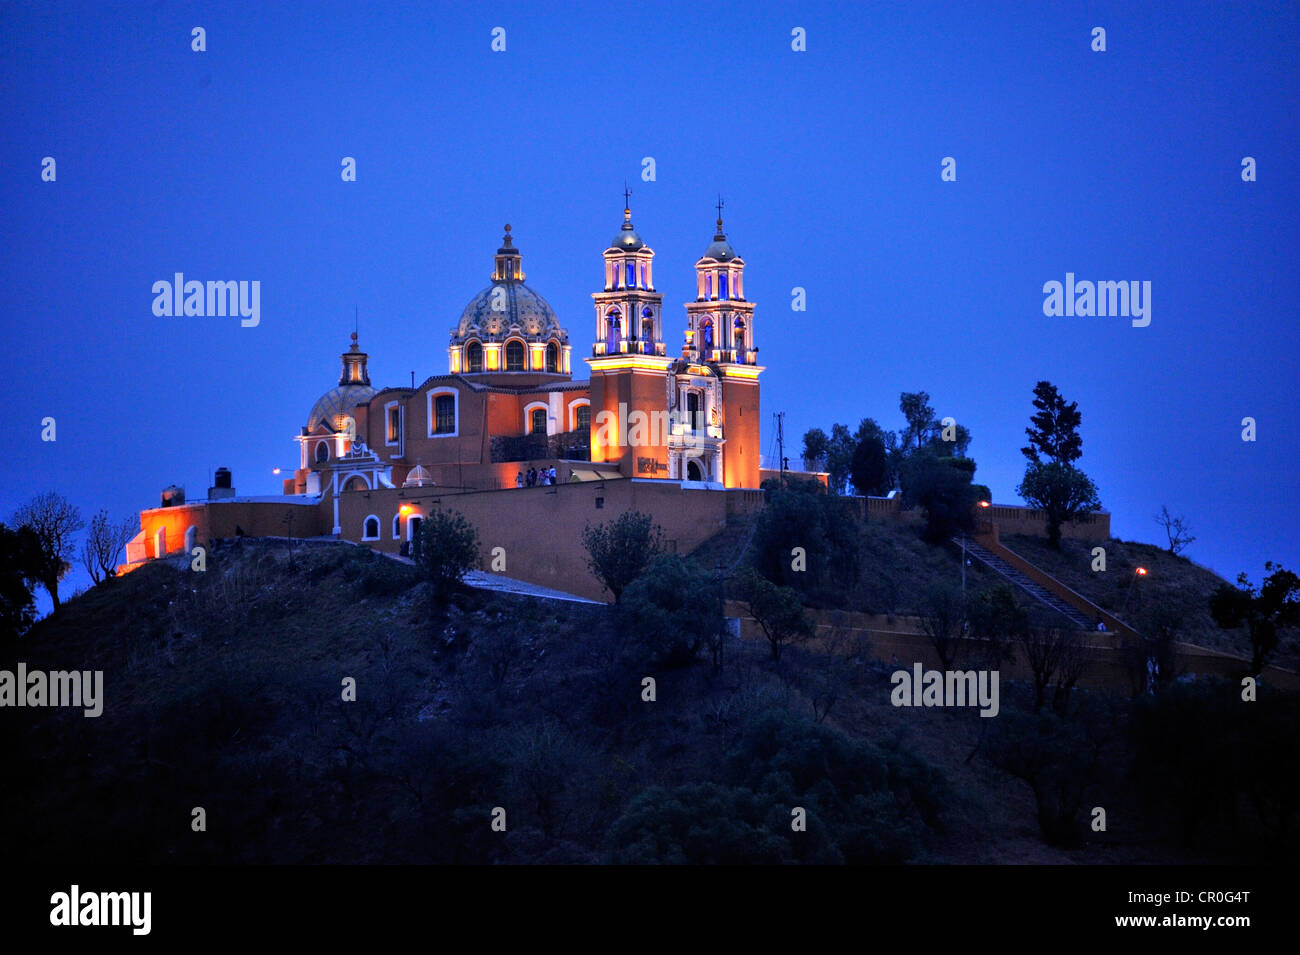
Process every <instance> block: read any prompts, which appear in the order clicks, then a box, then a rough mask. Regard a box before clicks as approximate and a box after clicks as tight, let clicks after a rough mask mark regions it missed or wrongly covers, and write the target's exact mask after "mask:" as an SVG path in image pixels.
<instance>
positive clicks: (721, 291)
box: [718, 273, 727, 298]
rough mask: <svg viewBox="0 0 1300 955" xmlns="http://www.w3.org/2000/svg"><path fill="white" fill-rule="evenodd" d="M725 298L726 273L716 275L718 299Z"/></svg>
mask: <svg viewBox="0 0 1300 955" xmlns="http://www.w3.org/2000/svg"><path fill="white" fill-rule="evenodd" d="M726 297H727V276H726V273H719V275H718V298H726Z"/></svg>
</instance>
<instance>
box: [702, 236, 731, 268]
mask: <svg viewBox="0 0 1300 955" xmlns="http://www.w3.org/2000/svg"><path fill="white" fill-rule="evenodd" d="M735 257H736V250H735V249H733V248H732V247H731V243H730V242H728V241H727V238H726V236H714V237H713V244H712V245H710V246H709V247H708V248H707V249H705V250H704V258H706V259H717V260H718V261H719V262H730V261H731V260H732V259H734V258H735Z"/></svg>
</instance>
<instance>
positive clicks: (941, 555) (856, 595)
mask: <svg viewBox="0 0 1300 955" xmlns="http://www.w3.org/2000/svg"><path fill="white" fill-rule="evenodd" d="M754 520H755V519H749V520H735V521H733V522H732V523H730V524H729V525H728V527H727V528H726V529H724V530H723V531H721V532H720V533H719V534H717V535H715V536H714V537H713V538H710V539H709V540H708V541H706V542H705V543H704V544H703V545H702V546H701V547H700V548H699V549H697V550H696V551H695V552H694V553H693V554H692V555H691V556H692V557H694V558H696V559H697V560H699V561H700V563H701V565H702V566H703V567H705V568H706V569H709V570H712V569H713V568H714V567H715V566H717V565H718V564H719V563H721V564H722V565H723V566H725V567H730V566H732V565H733V564H736V563H737V562H739V563H751V564H752V563H753V562H754V558H755V553H754V548H753V545H752V538H753V533H752V532H753V525H754ZM857 533H858V543H859V546H860V549H861V567H860V573H859V576H858V579H857V583H856V585H855V586H854V587H852V588H850V589H847V590H845V591H843V592H842V593H841V594H840V599H839V600H838V601H837V605H838V606H841V607H843V608H844V609H851V610H860V611H864V612H867V613H879V614H892V615H915V614H917V613H920V612H921V611H922V610H923V608H924V607H925V606H926V604H927V601H928V600H929V599H930V596H931V594H932V592H933V590H934V588H935V587H936V586H937V585H944V586H947V587H951V588H958V587H960V585H961V560H960V556H959V552H958V549H957V548H956V547H955V546H953V545H948V544H943V545H939V546H933V545H929V544H927V543H926V542H925V541H924V540H922V539H921V536H920V534H919V532H918V529H917V527H916V526H915V525H913V524H910V523H905V522H900V521H891V520H871V521H868V522H866V523H864V524H862V525H860V526H859V527H858V529H857ZM1002 543H1003V544H1005V545H1006V546H1007V547H1009V548H1010V549H1011V550H1013V551H1015V552H1016V553H1018V554H1020V555H1021V556H1022V557H1024V558H1025V559H1027V560H1029V561H1030V562H1031V563H1033V564H1035V565H1036V566H1038V567H1039V568H1041V569H1042V570H1044V571H1046V572H1047V573H1049V574H1051V575H1052V576H1053V577H1055V578H1056V579H1057V580H1059V581H1061V582H1062V583H1064V584H1065V585H1066V586H1067V587H1070V588H1071V589H1072V590H1075V591H1076V592H1078V593H1079V594H1081V595H1082V596H1084V597H1086V598H1088V599H1089V600H1091V601H1092V602H1093V603H1095V604H1097V605H1098V606H1100V607H1102V608H1103V609H1105V610H1109V611H1111V612H1112V613H1115V614H1117V615H1118V616H1120V618H1121V619H1123V620H1125V621H1126V622H1128V623H1129V624H1130V625H1132V626H1133V627H1135V628H1136V629H1137V630H1138V631H1139V632H1143V631H1145V630H1147V629H1149V627H1150V625H1151V624H1152V622H1153V621H1154V619H1155V618H1156V616H1158V615H1165V614H1172V615H1173V618H1174V620H1175V621H1176V630H1177V639H1178V640H1180V641H1182V642H1184V643H1191V644H1196V645H1198V646H1202V647H1206V648H1208V649H1212V650H1217V651H1220V652H1223V653H1229V654H1234V655H1237V656H1242V657H1249V656H1250V640H1249V636H1248V635H1247V633H1246V631H1245V629H1244V628H1238V629H1236V630H1223V629H1221V628H1220V627H1219V626H1218V624H1216V623H1215V622H1214V619H1213V618H1212V617H1211V616H1210V611H1209V600H1210V595H1211V594H1212V593H1213V592H1214V590H1215V588H1217V587H1219V586H1220V585H1222V584H1225V583H1228V581H1225V580H1224V579H1223V578H1221V577H1219V576H1218V575H1217V574H1215V573H1214V572H1213V571H1210V570H1208V569H1207V568H1205V567H1202V566H1200V565H1199V564H1196V563H1194V562H1193V561H1191V560H1188V559H1187V558H1186V557H1182V556H1174V555H1172V554H1170V553H1169V552H1168V550H1166V549H1165V548H1162V547H1158V546H1156V545H1154V544H1143V543H1137V542H1134V541H1121V540H1108V541H1104V542H1092V541H1088V542H1085V541H1079V540H1070V539H1066V540H1063V541H1062V542H1061V550H1060V551H1057V550H1054V549H1053V548H1052V547H1051V546H1049V545H1048V543H1047V540H1046V539H1045V538H1042V537H1029V536H1026V535H1023V534H1016V535H1007V536H1005V537H1003V538H1002ZM1099 543H1100V544H1102V545H1103V546H1105V548H1106V559H1107V569H1106V571H1105V572H1104V573H1094V572H1093V571H1092V548H1093V547H1095V546H1098V544H1099ZM747 544H748V545H749V546H748V547H746V545H747ZM742 550H743V554H742ZM1137 567H1143V568H1145V569H1146V570H1147V571H1148V573H1147V574H1146V575H1145V576H1143V577H1141V578H1138V579H1137V582H1136V584H1134V580H1135V573H1134V572H1135V569H1136V568H1137ZM1256 578H1258V574H1256ZM1000 582H1001V578H1000V577H998V576H997V575H996V574H993V573H992V572H990V571H988V570H987V569H985V568H984V566H983V565H982V564H980V563H978V562H974V563H972V564H971V565H970V566H969V567H967V570H966V586H967V589H968V590H970V591H971V592H973V593H975V592H978V591H980V590H982V589H986V588H988V587H992V586H994V585H996V584H998V583H1000ZM1130 591H1131V592H1130ZM1017 596H1018V597H1019V598H1020V599H1021V600H1022V603H1024V604H1025V605H1026V607H1032V608H1033V609H1035V610H1036V611H1037V609H1038V608H1037V605H1036V604H1032V602H1031V601H1029V600H1028V598H1026V597H1025V595H1024V594H1023V593H1020V592H1017ZM1126 600H1127V603H1126ZM1121 611H1122V612H1121ZM1043 619H1044V620H1053V621H1054V620H1055V619H1056V618H1054V617H1052V616H1050V615H1049V616H1047V617H1044V618H1043ZM1165 619H1166V620H1167V618H1165ZM1271 662H1273V663H1275V664H1277V665H1279V666H1283V667H1288V668H1291V669H1296V668H1297V667H1300V631H1297V630H1295V629H1291V630H1285V631H1283V634H1282V638H1281V641H1280V646H1279V650H1278V653H1277V655H1276V656H1275V657H1274V658H1272V661H1271Z"/></svg>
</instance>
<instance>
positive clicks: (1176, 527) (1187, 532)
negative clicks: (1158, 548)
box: [1155, 504, 1196, 555]
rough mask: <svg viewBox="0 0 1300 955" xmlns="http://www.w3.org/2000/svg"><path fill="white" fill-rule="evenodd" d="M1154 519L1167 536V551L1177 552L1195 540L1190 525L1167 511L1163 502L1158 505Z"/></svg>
mask: <svg viewBox="0 0 1300 955" xmlns="http://www.w3.org/2000/svg"><path fill="white" fill-rule="evenodd" d="M1155 521H1156V523H1157V524H1159V525H1160V526H1161V527H1163V528H1164V530H1165V536H1166V537H1168V538H1169V553H1171V554H1175V555H1176V554H1178V553H1180V552H1181V551H1184V550H1186V549H1187V548H1188V546H1189V545H1190V544H1191V543H1192V541H1194V540H1196V538H1195V537H1194V536H1192V528H1191V525H1190V524H1188V523H1187V521H1186V520H1185V519H1184V518H1182V517H1175V516H1174V515H1172V514H1170V513H1169V508H1168V507H1166V506H1165V505H1164V504H1161V505H1160V513H1159V514H1157V515H1156V517H1155Z"/></svg>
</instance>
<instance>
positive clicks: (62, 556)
mask: <svg viewBox="0 0 1300 955" xmlns="http://www.w3.org/2000/svg"><path fill="white" fill-rule="evenodd" d="M13 524H14V526H15V527H30V528H31V529H32V530H33V531H35V532H36V537H37V539H38V540H39V541H40V544H41V552H40V555H39V558H40V559H39V564H40V566H39V574H38V578H37V579H39V580H40V582H41V586H42V587H44V588H45V590H46V592H47V593H48V594H49V595H50V600H51V602H53V604H54V609H55V610H58V609H59V581H60V580H62V579H63V578H64V577H65V576H67V573H68V570H69V569H70V568H71V567H72V558H73V557H74V556H75V548H74V546H73V543H72V535H73V534H75V533H76V532H77V531H79V530H81V529H82V528H83V527H85V526H86V522H85V521H83V520H82V519H81V512H80V511H78V510H77V508H76V507H75V506H74V505H73V504H72V502H71V501H69V500H68V499H67V498H65V497H64V496H63V495H62V494H57V493H55V492H54V491H46V492H45V493H44V494H38V495H37V496H36V497H34V498H32V499H31V501H29V502H28V503H27V504H24V505H23V506H22V507H20V508H18V510H17V511H15V512H14V517H13Z"/></svg>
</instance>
